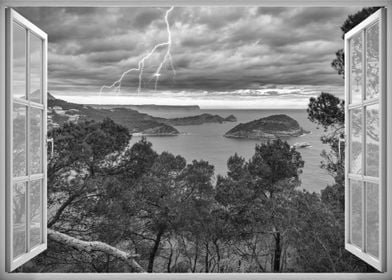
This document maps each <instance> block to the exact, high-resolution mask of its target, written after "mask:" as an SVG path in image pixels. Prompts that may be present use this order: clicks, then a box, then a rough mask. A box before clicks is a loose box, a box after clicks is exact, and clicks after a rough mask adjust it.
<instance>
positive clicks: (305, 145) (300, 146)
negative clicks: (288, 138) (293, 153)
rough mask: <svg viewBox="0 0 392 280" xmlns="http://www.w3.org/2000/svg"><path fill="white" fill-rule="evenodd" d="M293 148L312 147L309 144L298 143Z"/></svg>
mask: <svg viewBox="0 0 392 280" xmlns="http://www.w3.org/2000/svg"><path fill="white" fill-rule="evenodd" d="M291 147H292V148H311V147H312V145H310V144H309V143H308V142H297V143H294V144H293V145H292V146H291Z"/></svg>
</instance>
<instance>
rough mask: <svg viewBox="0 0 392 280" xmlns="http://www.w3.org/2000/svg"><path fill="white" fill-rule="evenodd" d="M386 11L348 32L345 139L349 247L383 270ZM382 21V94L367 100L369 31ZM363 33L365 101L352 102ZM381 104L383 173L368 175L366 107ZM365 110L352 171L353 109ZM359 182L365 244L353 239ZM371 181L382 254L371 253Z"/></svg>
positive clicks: (346, 230) (381, 166) (380, 40)
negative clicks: (355, 43) (354, 46)
mask: <svg viewBox="0 0 392 280" xmlns="http://www.w3.org/2000/svg"><path fill="white" fill-rule="evenodd" d="M385 19H386V10H385V9H380V10H378V11H377V12H375V13H374V14H373V15H371V16H369V17H368V18H367V19H366V20H364V21H363V22H362V23H360V24H359V25H357V26H356V27H355V28H353V29H352V30H351V31H349V32H348V33H346V35H345V39H344V40H345V100H346V103H345V116H346V120H345V138H346V139H347V140H346V143H347V145H346V152H345V155H346V158H345V190H346V191H345V220H346V221H345V248H346V249H347V250H348V251H350V252H351V253H352V254H354V255H356V256H357V257H359V258H360V259H362V260H364V261H365V262H367V263H369V264H370V265H372V266H373V267H375V268H377V269H378V270H380V271H385V270H386V246H385V244H386V226H387V220H386V210H387V209H386V194H387V193H386V159H387V158H386V154H387V153H386V151H387V150H386V133H385V132H386V131H387V130H386V128H387V127H386V112H387V108H386V104H387V102H386V100H387V99H386V94H387V93H386V85H385V84H386V63H385V61H386V59H385V58H386V45H385V44H386V40H385V37H386V25H385V24H386V20H385ZM377 22H378V24H379V46H380V53H379V67H380V73H379V74H380V77H379V83H380V93H379V96H378V97H376V98H373V99H366V74H367V73H366V51H365V50H366V39H367V38H366V30H367V28H369V27H371V26H373V25H374V24H376V23H377ZM358 34H362V46H361V48H362V62H361V64H362V84H361V89H362V90H361V102H355V103H353V104H351V68H352V64H351V55H352V54H351V46H350V40H352V38H353V37H354V36H357V35H358ZM375 104H378V105H379V107H378V110H379V143H378V144H379V151H378V153H379V163H378V168H379V175H378V176H367V175H366V164H367V157H366V156H367V153H366V149H367V147H366V145H367V144H366V127H367V122H366V108H367V107H368V106H370V105H375ZM358 109H359V110H361V153H362V154H361V169H360V170H361V171H360V173H359V174H355V173H351V164H352V163H353V161H352V160H351V153H352V148H351V147H352V143H353V142H352V139H351V137H352V131H351V129H352V128H351V121H352V114H351V112H352V111H353V110H358ZM352 181H354V182H359V183H360V185H361V186H362V190H361V194H362V196H361V202H360V206H361V210H360V211H361V215H360V219H361V239H362V240H361V247H358V244H357V245H356V244H354V242H353V235H352V234H353V232H352V224H353V219H354V214H353V212H352V211H353V207H354V206H353V205H354V203H355V202H354V201H353V192H352V189H351V182H352ZM367 183H374V184H377V186H378V215H379V216H378V219H379V232H378V240H379V244H378V255H379V256H378V257H374V256H372V255H371V254H370V253H368V252H367V249H368V248H367V199H366V198H367V189H368V187H367Z"/></svg>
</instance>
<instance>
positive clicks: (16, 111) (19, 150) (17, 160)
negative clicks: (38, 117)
mask: <svg viewBox="0 0 392 280" xmlns="http://www.w3.org/2000/svg"><path fill="white" fill-rule="evenodd" d="M12 118H13V142H12V144H13V147H12V148H13V150H12V154H13V176H14V177H19V176H24V175H26V170H27V169H26V106H24V105H19V104H14V106H13V117H12Z"/></svg>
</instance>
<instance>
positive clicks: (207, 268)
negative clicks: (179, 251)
mask: <svg viewBox="0 0 392 280" xmlns="http://www.w3.org/2000/svg"><path fill="white" fill-rule="evenodd" d="M204 266H205V272H206V273H208V272H210V265H209V263H208V242H206V256H205V257H204Z"/></svg>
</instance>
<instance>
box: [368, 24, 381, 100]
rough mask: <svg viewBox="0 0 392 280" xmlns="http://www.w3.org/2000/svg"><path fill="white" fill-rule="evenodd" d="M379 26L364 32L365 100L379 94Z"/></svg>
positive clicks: (376, 25) (375, 25)
mask: <svg viewBox="0 0 392 280" xmlns="http://www.w3.org/2000/svg"><path fill="white" fill-rule="evenodd" d="M379 40H380V38H379V24H378V23H376V24H374V25H373V26H371V27H370V28H369V29H367V30H366V98H367V99H369V98H375V97H378V95H379V93H380V80H379V77H380V63H379V62H380V44H379Z"/></svg>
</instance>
